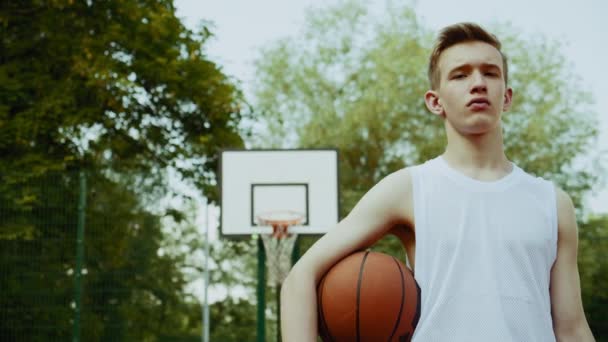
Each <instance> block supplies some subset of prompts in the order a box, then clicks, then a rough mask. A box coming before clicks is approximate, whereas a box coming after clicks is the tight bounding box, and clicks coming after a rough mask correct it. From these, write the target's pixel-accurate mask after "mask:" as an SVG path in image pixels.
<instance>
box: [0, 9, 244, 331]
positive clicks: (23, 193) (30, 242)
mask: <svg viewBox="0 0 608 342" xmlns="http://www.w3.org/2000/svg"><path fill="white" fill-rule="evenodd" d="M209 36H210V32H209V31H208V30H207V29H206V28H204V27H202V28H201V29H200V30H198V31H192V30H188V29H186V28H185V27H184V26H183V24H182V23H181V22H180V21H179V20H178V19H177V18H176V16H175V8H174V6H173V2H172V1H170V0H158V1H149V0H144V1H135V0H129V1H84V0H80V1H78V0H57V1H51V2H44V1H43V2H41V1H32V0H30V1H9V2H6V3H3V4H2V5H0V38H1V39H0V44H1V45H0V98H1V100H0V245H1V247H2V248H0V254H1V256H2V259H1V260H0V272H1V273H2V278H1V280H0V288H2V291H0V310H2V313H3V315H2V319H1V320H0V336H2V338H3V339H4V338H6V339H20V340H21V339H27V340H34V341H37V340H40V341H46V340H69V339H70V338H71V336H72V322H73V319H74V308H73V305H74V304H73V301H74V297H73V296H74V280H73V278H74V271H75V270H74V267H75V266H74V265H75V260H74V259H75V254H76V253H75V247H76V241H75V239H76V218H77V208H76V205H77V199H78V190H79V188H78V182H77V180H78V177H77V176H76V175H77V173H78V171H79V170H84V171H86V174H87V178H88V183H89V191H88V192H87V204H88V205H87V209H86V223H85V225H86V228H85V240H84V246H85V266H84V267H85V269H86V274H85V275H84V277H83V278H84V281H83V288H84V291H83V298H82V303H83V312H82V315H81V317H82V327H83V328H82V334H81V335H82V339H83V340H86V341H101V340H103V341H121V340H124V341H156V340H159V339H162V340H188V339H191V338H192V337H193V336H194V337H198V336H200V324H201V323H200V322H201V319H200V306H199V304H198V303H197V301H196V300H195V298H193V296H192V295H191V294H189V293H188V292H187V291H185V287H186V284H187V282H188V281H190V280H192V279H191V278H188V277H189V276H191V275H189V274H188V273H187V272H184V270H185V269H188V266H189V262H190V261H191V260H190V259H189V258H188V257H187V253H188V252H191V251H192V250H191V249H188V248H186V249H183V248H182V247H184V246H182V245H181V244H180V243H181V242H180V241H178V242H175V241H174V240H171V241H170V240H169V239H167V235H166V234H167V232H166V231H164V226H165V225H166V224H169V225H173V226H178V227H181V228H183V229H184V230H187V229H189V228H191V227H192V225H193V224H192V222H186V221H187V220H186V217H185V215H184V213H183V212H180V211H178V210H173V209H168V210H166V212H165V210H164V209H166V208H162V207H161V206H160V205H159V204H158V203H159V202H160V201H159V200H160V199H161V198H162V197H165V196H170V191H171V189H170V188H169V187H168V186H167V174H168V173H169V172H174V171H175V172H174V173H175V174H177V176H176V178H181V179H182V180H184V181H185V182H186V183H188V184H190V185H191V186H193V187H195V188H196V189H197V191H198V192H199V193H204V194H205V195H206V196H207V197H208V198H209V199H210V200H211V201H215V200H216V199H217V193H216V188H215V184H216V170H217V162H218V153H217V152H218V150H219V149H221V148H223V147H240V146H242V139H241V137H240V134H241V133H243V132H241V131H240V129H239V122H240V120H241V119H242V118H243V114H242V110H241V107H242V105H243V100H242V97H241V94H240V92H239V91H238V89H237V88H236V87H235V86H234V84H233V83H232V81H231V80H230V79H228V77H226V76H225V75H224V74H223V73H222V71H221V70H220V68H219V67H218V66H217V65H216V64H215V63H213V62H211V61H210V60H209V59H208V58H207V56H206V55H205V51H204V44H205V42H206V40H207V38H208V37H209ZM184 197H185V196H184ZM162 215H166V217H171V218H172V219H173V221H170V220H165V219H164V218H163V217H162ZM165 221H168V222H165ZM186 223H190V224H191V226H190V227H188V226H187V224H186ZM188 232H191V231H188ZM189 234H190V233H189ZM185 235H187V234H185ZM191 235H192V234H190V236H191ZM190 244H191V245H198V246H200V238H199V239H198V240H197V241H192V239H191V241H190ZM178 247H179V248H178ZM162 250H165V251H166V252H165V253H161V252H160V251H162ZM5 313H6V314H5Z"/></svg>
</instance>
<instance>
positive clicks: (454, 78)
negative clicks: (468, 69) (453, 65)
mask: <svg viewBox="0 0 608 342" xmlns="http://www.w3.org/2000/svg"><path fill="white" fill-rule="evenodd" d="M465 77H466V75H465V74H456V75H454V76H452V79H453V80H457V79H461V78H465Z"/></svg>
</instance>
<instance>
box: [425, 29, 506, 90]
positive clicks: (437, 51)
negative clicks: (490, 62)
mask: <svg viewBox="0 0 608 342" xmlns="http://www.w3.org/2000/svg"><path fill="white" fill-rule="evenodd" d="M476 41H478V42H483V43H488V44H490V45H492V46H493V47H495V48H496V49H497V50H498V52H500V55H501V57H502V68H503V73H504V78H505V85H506V84H507V80H508V65H507V56H505V54H504V53H503V52H502V51H501V50H500V48H501V46H502V45H501V43H500V41H499V40H498V38H496V36H495V35H493V34H491V33H489V32H488V31H486V30H484V29H483V28H482V27H481V26H479V25H477V24H474V23H459V24H454V25H450V26H447V27H445V28H443V29H442V30H441V31H440V32H439V36H438V37H437V40H436V42H435V45H434V47H433V51H432V52H431V57H430V60H429V69H428V78H429V82H430V85H431V89H437V88H439V84H440V81H441V75H440V72H439V66H438V63H439V57H440V56H441V53H443V51H445V50H446V49H448V48H449V47H451V46H454V45H456V44H460V43H466V42H476Z"/></svg>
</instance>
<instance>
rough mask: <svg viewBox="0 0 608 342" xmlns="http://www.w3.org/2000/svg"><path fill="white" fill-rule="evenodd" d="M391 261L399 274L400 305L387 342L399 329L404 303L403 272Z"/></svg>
mask: <svg viewBox="0 0 608 342" xmlns="http://www.w3.org/2000/svg"><path fill="white" fill-rule="evenodd" d="M393 261H395V265H397V269H398V270H399V274H401V304H399V314H397V321H396V322H395V326H394V327H393V331H392V332H391V336H390V337H389V338H388V340H389V342H390V341H391V340H392V339H393V336H395V333H396V332H397V328H398V327H399V323H401V314H402V313H403V305H404V302H405V299H406V298H405V278H404V276H403V271H402V270H401V266H400V265H399V261H397V259H395V257H393Z"/></svg>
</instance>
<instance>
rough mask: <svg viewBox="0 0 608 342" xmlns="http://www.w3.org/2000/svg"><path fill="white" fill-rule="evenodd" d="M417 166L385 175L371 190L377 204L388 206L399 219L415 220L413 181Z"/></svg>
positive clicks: (404, 221)
mask: <svg viewBox="0 0 608 342" xmlns="http://www.w3.org/2000/svg"><path fill="white" fill-rule="evenodd" d="M414 168H415V166H412V167H406V168H403V169H400V170H398V171H395V172H393V173H391V174H389V175H387V176H386V177H384V178H383V179H382V180H381V181H380V182H378V184H376V185H375V186H374V188H372V189H371V190H370V192H371V193H375V195H372V196H373V197H375V198H376V199H377V201H378V202H377V204H378V205H381V206H383V207H384V208H386V209H387V210H388V211H389V212H390V213H391V214H392V215H394V216H396V217H398V218H399V221H401V222H403V223H407V224H411V223H412V222H413V185H412V183H413V181H412V177H413V176H412V173H413V172H414ZM370 195H371V194H370Z"/></svg>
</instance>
